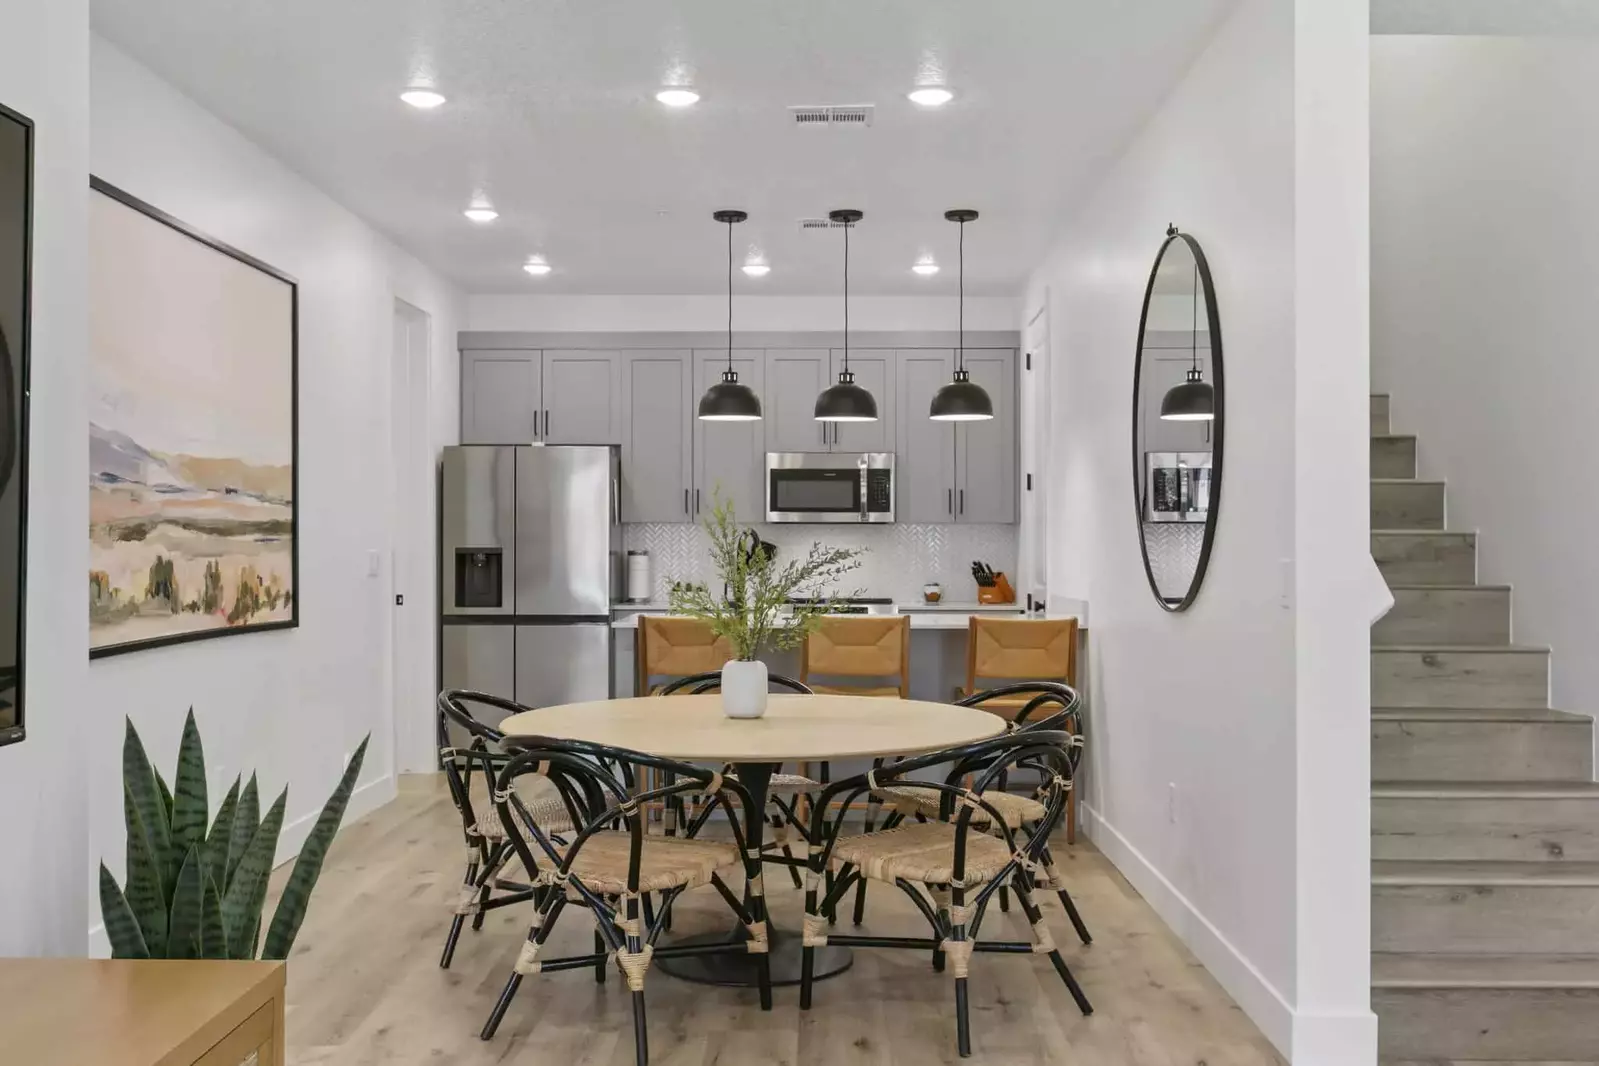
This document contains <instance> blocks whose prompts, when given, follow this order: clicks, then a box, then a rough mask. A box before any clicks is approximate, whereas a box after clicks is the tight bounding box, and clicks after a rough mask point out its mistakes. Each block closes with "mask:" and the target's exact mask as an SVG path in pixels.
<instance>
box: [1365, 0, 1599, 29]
mask: <svg viewBox="0 0 1599 1066" xmlns="http://www.w3.org/2000/svg"><path fill="white" fill-rule="evenodd" d="M1371 32H1372V33H1378V34H1450V35H1452V34H1468V35H1478V36H1487V37H1565V36H1591V35H1593V34H1599V3H1595V0H1371Z"/></svg>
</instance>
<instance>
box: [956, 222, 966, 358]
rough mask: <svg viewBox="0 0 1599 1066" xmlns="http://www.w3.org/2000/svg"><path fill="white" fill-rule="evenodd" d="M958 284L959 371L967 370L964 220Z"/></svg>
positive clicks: (962, 223) (963, 223) (964, 223)
mask: <svg viewBox="0 0 1599 1066" xmlns="http://www.w3.org/2000/svg"><path fill="white" fill-rule="evenodd" d="M958 284H959V287H960V289H959V291H960V297H959V300H960V311H959V322H960V340H959V342H958V344H959V347H958V348H957V351H958V352H959V360H958V361H957V362H956V364H955V366H956V369H957V370H965V369H966V221H965V220H964V219H962V220H961V239H960V281H959V283H958Z"/></svg>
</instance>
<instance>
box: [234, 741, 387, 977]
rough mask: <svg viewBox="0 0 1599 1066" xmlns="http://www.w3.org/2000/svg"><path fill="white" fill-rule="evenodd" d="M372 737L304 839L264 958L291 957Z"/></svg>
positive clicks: (269, 931)
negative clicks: (290, 952) (317, 880)
mask: <svg viewBox="0 0 1599 1066" xmlns="http://www.w3.org/2000/svg"><path fill="white" fill-rule="evenodd" d="M371 739H372V737H371V734H368V735H367V736H366V737H364V738H363V739H362V740H361V745H360V747H358V748H356V749H355V754H354V755H352V756H351V757H350V765H348V766H346V767H345V768H344V776H343V777H342V778H340V779H339V785H338V787H337V788H335V789H334V790H333V795H331V796H329V797H328V801H327V803H325V804H324V805H323V807H322V813H321V814H319V815H317V819H316V825H315V826H313V827H312V829H311V835H310V836H308V837H306V838H305V844H304V845H302V846H301V848H300V855H299V857H298V858H296V859H295V860H294V872H293V873H291V874H289V881H288V884H286V885H284V886H283V895H282V897H281V898H280V899H279V900H278V909H277V911H276V912H275V913H274V914H273V915H272V925H271V926H270V927H269V928H268V929H267V936H266V943H265V944H264V945H262V948H261V957H262V958H263V959H286V958H288V957H289V949H290V948H292V947H293V946H294V938H295V936H296V935H297V934H298V933H299V932H300V923H301V922H303V921H304V920H305V912H306V908H307V907H308V906H309V905H310V902H311V890H312V889H313V888H315V887H316V879H317V878H318V877H319V876H321V873H322V860H323V859H324V858H326V857H327V853H328V847H329V845H331V844H332V843H333V836H334V834H335V833H337V832H338V831H339V822H341V821H342V820H343V819H344V809H345V807H346V806H348V805H349V802H350V793H352V792H353V791H355V779H356V778H357V777H359V776H360V775H361V762H362V760H364V759H365V758H366V746H367V742H368V741H370V740H371Z"/></svg>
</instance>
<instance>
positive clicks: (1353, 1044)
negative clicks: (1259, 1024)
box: [1288, 1010, 1377, 1066]
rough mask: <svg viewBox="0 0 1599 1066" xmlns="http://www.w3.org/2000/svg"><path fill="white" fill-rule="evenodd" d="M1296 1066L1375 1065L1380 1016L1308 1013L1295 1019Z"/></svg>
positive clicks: (1369, 1012)
mask: <svg viewBox="0 0 1599 1066" xmlns="http://www.w3.org/2000/svg"><path fill="white" fill-rule="evenodd" d="M1288 1061H1289V1062H1292V1063H1293V1064H1294V1066H1374V1064H1375V1063H1376V1061H1377V1015H1375V1014H1373V1013H1372V1012H1371V1011H1369V1010H1368V1011H1364V1012H1362V1013H1359V1014H1309V1013H1306V1012H1303V1011H1301V1012H1299V1013H1298V1014H1296V1015H1295V1017H1294V1050H1293V1052H1292V1053H1291V1054H1290V1055H1289V1056H1288Z"/></svg>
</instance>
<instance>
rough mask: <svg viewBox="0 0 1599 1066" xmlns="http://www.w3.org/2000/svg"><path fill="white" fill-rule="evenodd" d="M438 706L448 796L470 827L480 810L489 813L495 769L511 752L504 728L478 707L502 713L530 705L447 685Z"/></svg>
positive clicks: (523, 709) (440, 752)
mask: <svg viewBox="0 0 1599 1066" xmlns="http://www.w3.org/2000/svg"><path fill="white" fill-rule="evenodd" d="M438 708H439V714H438V719H437V723H436V724H437V734H436V735H437V740H438V746H439V765H440V767H441V768H442V769H443V771H444V780H445V783H446V784H447V785H448V786H449V789H450V799H451V800H452V801H453V802H454V804H455V807H456V810H458V811H460V812H461V816H462V818H463V819H464V820H465V824H466V827H467V829H468V831H469V832H471V831H472V827H473V826H475V825H476V824H477V820H478V818H479V816H481V815H483V814H487V813H488V810H489V802H490V801H489V793H490V791H491V789H492V787H493V783H494V775H495V774H496V773H498V772H499V769H500V767H502V766H504V765H505V762H506V758H507V757H506V755H505V751H504V747H503V743H504V741H505V734H504V733H502V732H500V730H498V729H497V728H495V727H494V726H492V725H489V724H488V722H486V721H484V720H483V718H482V717H480V716H479V713H478V712H479V711H480V710H481V709H485V708H486V709H490V710H493V711H499V712H503V713H502V714H500V715H499V716H498V717H499V718H504V717H505V716H506V715H511V714H520V713H521V712H523V711H526V710H528V708H527V707H524V706H522V705H521V704H520V703H517V702H516V701H515V700H511V699H507V698H505V697H504V696H496V695H494V694H493V693H491V692H476V691H473V690H471V689H445V690H444V691H443V692H440V693H439V699H438ZM452 734H453V735H452Z"/></svg>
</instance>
